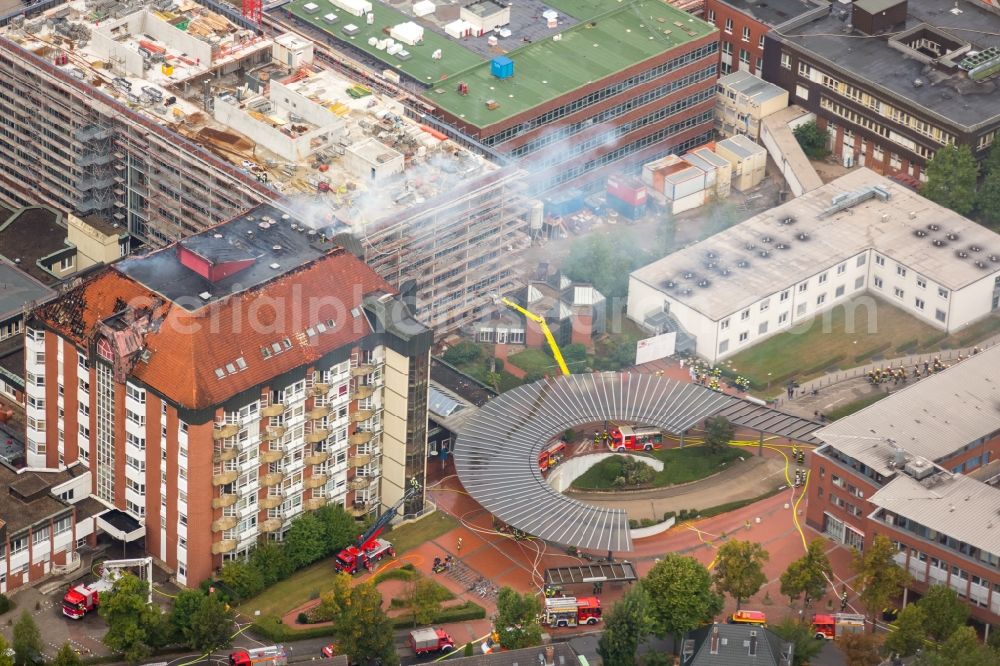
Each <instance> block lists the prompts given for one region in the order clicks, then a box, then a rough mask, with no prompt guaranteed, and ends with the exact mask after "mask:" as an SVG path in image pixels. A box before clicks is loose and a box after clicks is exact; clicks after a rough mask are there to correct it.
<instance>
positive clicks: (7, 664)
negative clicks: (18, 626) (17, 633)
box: [0, 634, 14, 666]
mask: <svg viewBox="0 0 1000 666" xmlns="http://www.w3.org/2000/svg"><path fill="white" fill-rule="evenodd" d="M0 666H14V655H13V650H11V649H10V646H9V645H8V644H7V639H6V638H4V637H3V634H0Z"/></svg>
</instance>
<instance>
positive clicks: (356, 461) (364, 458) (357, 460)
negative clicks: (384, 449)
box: [347, 453, 372, 468]
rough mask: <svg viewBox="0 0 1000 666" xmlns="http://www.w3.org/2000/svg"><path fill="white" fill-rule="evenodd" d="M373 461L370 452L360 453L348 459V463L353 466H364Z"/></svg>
mask: <svg viewBox="0 0 1000 666" xmlns="http://www.w3.org/2000/svg"><path fill="white" fill-rule="evenodd" d="M371 461H372V456H371V454H370V453H359V454H357V455H353V456H351V457H350V458H348V459H347V464H348V465H349V466H351V467H355V468H357V467H364V466H365V465H367V464H369V463H370V462H371Z"/></svg>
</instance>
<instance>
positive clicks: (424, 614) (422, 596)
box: [406, 576, 447, 625]
mask: <svg viewBox="0 0 1000 666" xmlns="http://www.w3.org/2000/svg"><path fill="white" fill-rule="evenodd" d="M446 597H447V591H446V590H445V589H444V588H443V587H441V586H440V585H438V584H437V583H435V582H434V581H432V580H431V579H429V578H425V577H423V576H417V577H416V578H415V579H414V580H413V581H411V582H410V584H409V585H408V586H407V590H406V603H407V605H408V606H409V607H410V612H411V613H412V614H413V624H414V625H424V624H430V623H431V622H433V621H434V619H435V618H436V617H437V616H438V615H439V614H440V613H441V602H442V601H444V600H445V598H446Z"/></svg>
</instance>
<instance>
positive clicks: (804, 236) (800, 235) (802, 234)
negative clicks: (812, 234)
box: [795, 231, 809, 241]
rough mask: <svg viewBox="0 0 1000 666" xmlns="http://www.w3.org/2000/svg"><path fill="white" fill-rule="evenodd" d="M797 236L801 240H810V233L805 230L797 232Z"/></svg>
mask: <svg viewBox="0 0 1000 666" xmlns="http://www.w3.org/2000/svg"><path fill="white" fill-rule="evenodd" d="M795 237H796V238H798V239H799V240H800V241H807V240H809V234H807V233H806V232H804V231H803V232H800V233H798V234H796V235H795Z"/></svg>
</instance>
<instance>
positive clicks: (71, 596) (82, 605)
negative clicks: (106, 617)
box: [62, 557, 153, 620]
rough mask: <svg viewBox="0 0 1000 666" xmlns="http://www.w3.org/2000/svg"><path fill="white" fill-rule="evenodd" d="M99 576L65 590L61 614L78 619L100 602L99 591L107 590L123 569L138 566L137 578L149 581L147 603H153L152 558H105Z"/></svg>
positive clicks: (95, 607)
mask: <svg viewBox="0 0 1000 666" xmlns="http://www.w3.org/2000/svg"><path fill="white" fill-rule="evenodd" d="M100 567H101V569H100V578H98V579H97V580H96V581H94V582H93V583H89V584H83V583H81V584H79V585H74V586H73V587H71V588H69V590H67V591H66V594H65V595H64V596H63V601H62V612H63V615H65V616H66V617H69V618H73V619H74V620H79V619H80V618H82V617H83V616H84V615H86V614H87V613H89V612H90V611H92V610H96V609H97V607H98V606H100V603H101V599H100V596H101V593H102V592H107V591H108V590H110V589H111V587H112V586H113V585H114V584H115V581H116V580H118V579H119V578H120V577H121V575H122V570H123V569H131V568H133V567H138V568H139V570H140V572H139V578H140V579H141V580H144V581H146V582H147V583H149V590H148V593H147V594H148V598H147V599H146V603H147V604H151V603H153V558H151V557H139V558H135V559H130V560H107V561H105V562H102V563H101V564H100Z"/></svg>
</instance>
